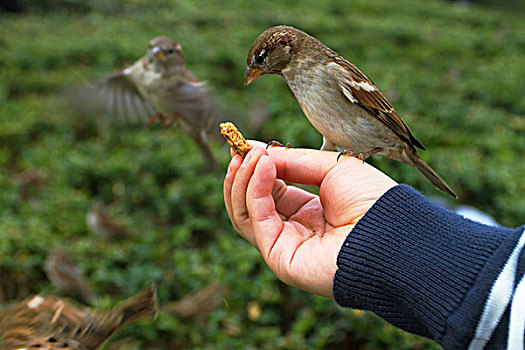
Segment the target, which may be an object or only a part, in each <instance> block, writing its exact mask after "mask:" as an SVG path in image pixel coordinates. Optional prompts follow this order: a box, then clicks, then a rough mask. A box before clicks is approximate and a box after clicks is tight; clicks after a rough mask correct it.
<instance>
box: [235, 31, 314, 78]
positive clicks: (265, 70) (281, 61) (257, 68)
mask: <svg viewBox="0 0 525 350" xmlns="http://www.w3.org/2000/svg"><path fill="white" fill-rule="evenodd" d="M307 37H309V36H308V34H306V33H304V32H302V31H300V30H299V29H296V28H294V27H289V26H276V27H271V28H269V29H267V30H265V31H264V32H263V33H261V34H260V35H259V36H258V37H257V39H255V41H254V42H253V44H252V47H251V48H250V52H249V53H248V58H247V62H246V64H247V68H246V74H245V76H244V85H248V84H250V83H251V82H253V81H254V80H255V79H257V78H258V77H260V76H261V75H264V74H281V73H282V70H283V69H285V68H287V66H288V64H289V63H290V61H291V60H292V59H293V57H294V55H295V54H296V53H297V52H298V49H299V48H300V43H301V42H302V41H303V40H304V39H305V38H307Z"/></svg>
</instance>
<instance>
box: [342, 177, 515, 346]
mask: <svg viewBox="0 0 525 350" xmlns="http://www.w3.org/2000/svg"><path fill="white" fill-rule="evenodd" d="M518 233H519V230H511V229H506V228H500V227H491V226H486V225H482V224H478V223H475V222H473V221H470V220H468V219H464V218H463V217H461V216H459V215H457V214H455V213H453V212H451V211H449V210H446V209H444V208H441V207H439V206H437V205H435V204H433V203H432V202H430V201H429V200H428V199H427V198H425V197H424V196H423V195H421V194H420V193H418V192H417V191H415V190H414V189H412V188H411V187H409V186H405V185H399V186H396V187H394V188H392V189H390V190H389V191H388V192H387V193H385V194H384V195H383V196H382V197H381V198H380V199H379V200H378V201H377V202H376V203H375V204H374V206H373V207H372V208H371V209H370V210H369V211H368V212H367V214H366V215H365V216H364V217H363V218H362V219H361V220H360V221H359V222H358V223H357V225H356V226H355V228H354V229H353V230H352V232H351V233H350V234H349V235H348V237H347V238H346V240H345V242H344V244H343V246H342V248H341V251H340V252H339V256H338V260H337V265H338V271H337V273H336V275H335V279H334V286H333V294H334V298H335V300H336V302H337V303H338V304H340V305H342V306H346V307H352V308H356V309H364V310H371V311H373V312H375V313H376V314H378V315H379V316H381V317H382V318H383V319H385V320H387V321H389V322H390V323H392V324H393V325H395V326H397V327H399V328H401V329H404V330H406V331H409V332H412V333H415V334H419V335H423V336H426V337H430V338H433V339H435V340H437V341H438V342H440V343H441V344H442V345H444V344H446V345H447V347H448V346H451V347H454V346H460V347H461V345H460V344H463V346H464V345H465V344H467V342H468V340H469V339H470V336H471V334H472V332H473V330H474V328H475V324H476V321H477V319H478V317H479V315H480V313H481V311H482V310H481V308H482V305H483V302H484V300H485V298H486V295H487V293H488V290H489V288H490V285H491V283H492V281H494V279H495V276H497V273H498V271H499V269H500V267H501V266H502V265H503V263H504V262H505V260H506V257H507V256H508V254H509V253H510V250H511V249H512V247H513V246H514V244H515V243H516V240H517V237H518V236H519V235H518ZM489 262H490V263H489Z"/></svg>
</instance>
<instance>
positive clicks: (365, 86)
mask: <svg viewBox="0 0 525 350" xmlns="http://www.w3.org/2000/svg"><path fill="white" fill-rule="evenodd" d="M326 63H327V66H328V68H329V69H332V70H333V71H334V72H335V74H336V76H338V77H339V79H338V81H339V82H340V83H339V84H340V88H341V92H342V93H343V94H344V95H345V97H346V98H347V99H348V100H349V101H350V102H352V103H356V104H358V105H359V106H361V107H362V108H364V109H365V110H367V111H368V112H369V113H370V114H371V115H373V116H374V117H376V118H378V119H379V120H381V121H382V122H383V123H384V124H386V125H387V126H388V127H389V128H390V129H392V130H393V131H394V132H395V133H396V134H397V135H398V136H399V137H401V138H402V139H403V140H405V141H406V142H408V143H409V144H410V145H413V146H416V147H418V148H421V149H423V150H424V149H425V147H424V146H423V145H422V144H421V142H419V141H418V140H417V139H416V138H415V137H414V136H413V135H412V133H411V132H410V130H409V129H408V127H407V125H406V124H405V122H404V121H403V119H401V117H400V116H399V115H398V114H397V112H396V111H395V110H394V107H392V105H391V104H390V103H389V102H388V101H387V100H386V98H385V96H383V94H382V93H381V91H379V89H378V88H377V86H375V84H374V83H373V82H372V80H370V78H368V77H367V76H366V75H365V74H364V73H363V72H361V71H360V70H359V68H357V67H356V66H354V65H353V64H352V63H350V62H348V61H347V60H345V59H343V58H342V57H340V56H333V57H331V58H330V59H329V60H327V61H326Z"/></svg>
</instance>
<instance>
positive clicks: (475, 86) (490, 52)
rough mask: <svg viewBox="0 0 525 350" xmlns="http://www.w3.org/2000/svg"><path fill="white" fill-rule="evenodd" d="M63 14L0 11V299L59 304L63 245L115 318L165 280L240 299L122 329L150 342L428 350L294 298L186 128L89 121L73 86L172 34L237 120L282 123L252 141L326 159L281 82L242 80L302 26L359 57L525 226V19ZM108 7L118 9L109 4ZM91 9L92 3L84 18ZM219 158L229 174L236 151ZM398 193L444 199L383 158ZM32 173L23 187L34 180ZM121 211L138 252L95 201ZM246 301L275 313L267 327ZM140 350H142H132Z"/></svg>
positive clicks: (471, 12) (431, 144)
mask: <svg viewBox="0 0 525 350" xmlns="http://www.w3.org/2000/svg"><path fill="white" fill-rule="evenodd" d="M65 3H66V2H56V3H55V6H49V7H44V8H42V7H39V8H36V9H34V10H31V11H29V12H26V13H24V14H17V15H9V14H0V52H1V55H0V106H1V107H0V125H1V126H0V242H2V244H0V274H1V280H2V282H1V284H0V289H2V293H3V295H4V298H5V299H19V298H22V297H24V296H25V295H27V294H28V293H36V292H40V291H45V292H51V293H53V292H57V290H56V289H55V288H54V287H53V286H52V285H51V284H50V283H49V282H48V281H47V279H46V277H45V274H44V272H43V259H44V257H45V255H46V252H47V251H48V250H49V249H50V248H51V247H52V246H55V245H58V246H64V247H66V249H67V251H68V252H69V253H71V255H72V256H73V257H74V258H75V259H76V260H77V261H78V262H79V265H80V266H81V268H82V270H83V271H84V272H85V273H86V275H87V277H88V279H89V281H90V284H91V287H92V288H93V290H94V291H95V293H96V294H97V295H99V299H98V302H97V304H99V305H102V306H109V305H111V304H112V303H114V302H115V300H117V299H119V298H123V297H125V296H129V295H131V294H133V293H135V292H137V291H138V290H139V289H141V288H142V287H143V286H145V285H146V284H148V283H149V282H150V281H152V280H154V281H155V282H156V283H157V284H158V286H159V294H160V298H161V301H162V302H167V301H168V300H176V299H178V298H179V297H181V296H182V295H184V294H186V293H189V292H193V291H195V290H197V289H199V288H200V287H203V286H204V285H205V284H206V283H207V282H208V281H211V280H214V279H219V280H221V281H223V282H224V284H225V285H226V286H227V288H228V292H227V294H226V297H225V306H224V307H223V308H222V309H220V310H217V311H215V312H214V313H212V314H211V315H210V316H209V317H207V318H206V319H204V320H194V321H186V320H179V319H176V318H175V317H173V316H170V315H167V314H161V315H160V317H159V319H158V320H157V321H156V322H154V323H147V324H142V325H140V327H139V326H132V327H129V328H128V329H125V330H124V331H122V332H120V333H118V334H117V335H116V336H115V340H119V339H123V338H125V337H133V338H134V339H136V341H137V343H135V345H134V346H135V347H136V348H137V349H138V348H140V349H142V348H144V349H147V348H150V349H159V348H170V349H171V348H174V349H175V348H202V349H214V348H246V349H254V348H261V349H276V348H277V349H304V348H328V349H330V348H338V349H341V348H346V349H357V348H359V349H377V348H384V349H432V348H437V345H436V344H435V343H432V342H430V341H428V340H425V339H423V338H420V337H416V336H412V335H408V334H406V333H403V332H402V331H399V330H396V329H394V328H393V327H391V326H389V325H387V324H385V323H384V322H383V321H381V320H379V319H378V318H377V317H375V316H374V315H372V314H369V313H362V312H355V311H351V310H344V309H341V308H338V307H337V306H335V304H334V303H333V302H332V301H330V300H325V299H323V298H320V297H314V296H311V295H308V294H307V293H304V292H302V291H298V290H294V289H291V288H288V287H286V286H283V285H282V284H281V283H280V282H278V281H277V280H276V279H275V277H274V276H273V275H272V274H271V272H269V271H268V269H267V268H266V266H265V265H264V262H263V261H262V259H261V258H260V256H259V254H258V253H257V252H256V251H255V250H254V249H253V248H251V247H250V246H249V245H248V244H247V243H246V242H244V241H243V240H242V239H241V238H239V237H238V236H237V235H236V234H234V232H233V230H232V228H231V225H230V223H229V220H228V218H227V215H226V213H225V210H224V206H223V200H222V176H217V175H203V170H204V166H203V164H202V162H201V158H200V156H199V155H198V151H197V150H196V149H195V145H194V144H193V143H192V142H191V141H190V140H189V139H188V138H187V137H185V136H184V135H183V134H182V133H181V132H179V131H178V130H160V129H153V130H144V129H142V128H132V127H127V128H123V129H120V130H116V129H115V128H112V127H111V126H110V125H108V124H97V123H95V122H90V121H85V120H80V119H79V117H78V116H76V115H74V114H73V113H72V111H71V110H70V109H69V108H68V107H67V104H66V103H65V102H64V97H63V95H62V91H64V90H65V89H67V87H69V86H71V85H73V84H75V83H78V82H81V81H86V80H92V79H96V78H99V77H101V76H103V75H104V74H107V73H110V72H114V71H116V70H118V69H119V68H122V67H123V66H124V65H126V64H128V63H131V62H133V61H134V60H135V59H137V58H138V57H140V56H141V55H142V54H143V53H144V52H145V50H146V46H147V42H148V41H149V39H150V38H151V37H153V36H156V35H168V36H171V37H173V38H174V39H175V40H177V41H178V42H179V43H181V45H182V47H183V51H184V55H185V59H186V63H187V65H188V66H189V68H190V69H191V70H192V71H193V72H194V73H195V75H196V76H197V77H199V78H200V79H203V80H206V81H207V82H208V84H209V85H210V87H211V89H212V91H213V92H214V94H215V95H216V97H217V99H218V100H220V102H221V104H222V105H223V106H226V108H228V110H230V111H231V112H232V113H233V114H236V115H247V114H248V113H249V112H250V110H251V108H252V106H253V104H254V103H255V102H256V101H260V100H262V101H264V103H266V104H267V106H268V109H269V112H270V120H269V121H268V122H267V123H266V124H265V125H264V126H263V127H262V128H261V129H260V130H257V131H253V132H252V133H251V134H248V135H247V136H248V137H250V138H258V139H261V140H264V141H269V140H273V139H278V140H281V141H283V142H290V143H291V144H292V145H293V146H294V147H311V148H319V147H320V145H321V141H322V139H321V136H320V135H319V134H318V133H317V132H316V131H315V130H314V129H313V127H311V126H310V124H309V123H308V121H307V120H306V118H304V116H303V115H302V112H301V110H300V108H299V106H298V104H297V102H296V101H295V99H294V98H293V96H292V94H291V93H290V91H289V89H288V88H287V86H286V84H285V83H284V81H283V79H282V78H280V77H276V76H268V77H264V78H262V79H259V80H257V82H256V83H255V84H252V85H250V87H248V88H244V87H243V86H242V77H243V74H244V70H245V62H246V54H247V52H248V49H249V47H250V45H251V43H252V41H253V40H254V39H255V37H256V36H257V35H258V34H259V33H260V32H262V31H263V30H265V29H266V28H268V27H270V26H272V25H275V24H290V25H294V26H297V27H299V28H301V29H303V30H305V31H307V32H309V33H310V34H312V35H314V36H316V37H317V38H319V39H320V40H322V41H323V42H324V43H326V44H327V45H328V46H330V47H331V48H333V49H335V50H336V51H338V52H339V53H340V54H341V55H343V56H344V57H345V58H347V59H349V60H351V61H352V62H353V63H355V64H357V65H358V66H359V67H360V68H361V69H362V70H363V71H364V72H366V73H367V74H368V75H369V76H370V78H372V79H373V80H374V81H375V82H376V83H377V84H378V86H379V87H380V88H381V89H382V91H383V92H384V93H385V94H386V95H387V97H388V98H389V99H390V100H391V102H392V104H393V105H394V106H395V107H396V109H397V111H398V112H399V113H400V115H402V116H403V118H404V119H405V121H406V122H407V124H408V125H409V126H410V128H411V130H412V131H413V132H414V134H415V135H416V137H417V138H418V139H419V140H421V141H422V142H423V144H425V146H426V147H427V149H428V151H427V152H425V153H423V154H422V157H423V158H424V159H425V160H426V161H428V162H429V164H431V166H432V167H433V168H434V169H436V171H437V172H438V173H439V174H440V175H441V176H442V177H443V178H444V179H446V181H447V182H448V183H449V184H450V185H451V186H452V187H453V188H454V189H455V190H456V191H457V193H458V194H459V196H460V201H461V202H462V203H466V204H471V205H474V206H476V207H478V208H480V209H481V210H483V211H486V212H487V213H489V214H490V215H492V216H494V217H495V218H496V219H497V220H498V222H500V223H501V224H503V225H508V226H517V225H520V224H523V218H524V217H525V215H524V214H525V196H524V193H525V181H523V178H524V175H525V166H524V164H525V157H524V155H523V152H524V150H525V141H524V140H525V137H524V136H525V120H524V117H523V116H524V115H525V100H524V99H523V95H524V93H525V86H524V84H523V81H525V66H524V65H523V62H525V24H524V23H525V22H524V21H523V17H522V16H521V17H520V16H519V15H513V14H510V13H508V12H507V13H506V12H499V11H495V10H487V9H482V8H476V7H469V8H464V7H461V6H458V5H454V4H449V3H441V2H437V1H425V2H418V1H415V0H401V1H397V2H391V1H388V0H377V1H374V2H370V1H365V0H353V1H343V0H337V1H313V0H306V1H301V2H295V1H291V0H285V1H279V2H277V1H271V2H259V3H257V4H256V5H254V4H248V3H246V2H245V1H241V0H233V1H204V0H196V1H191V2H186V1H170V2H163V1H145V0H128V1H124V2H115V1H113V2H101V1H95V0H93V1H89V2H83V3H82V4H83V5H82V6H81V7H80V8H79V6H76V5H75V2H74V1H71V2H69V3H70V4H69V6H65V5H64V4H65ZM102 4H106V5H102ZM89 6H92V7H93V8H94V9H89ZM214 151H215V154H216V155H217V157H218V158H219V159H220V161H221V163H222V164H223V165H224V168H225V167H226V164H227V162H228V152H227V151H226V148H225V147H224V146H223V145H222V143H217V144H216V145H215V148H214ZM371 162H372V163H373V164H374V165H376V166H378V167H379V168H380V169H382V170H383V171H385V172H387V173H388V174H389V175H390V176H392V177H393V178H394V179H396V180H397V181H399V182H405V183H408V184H410V185H412V186H415V187H416V188H418V189H419V190H421V191H422V192H424V193H425V194H427V195H436V194H437V192H436V191H435V190H434V189H433V188H432V186H431V185H430V184H429V183H428V182H427V181H426V180H425V179H424V178H423V177H422V176H421V175H419V174H418V173H417V172H416V171H415V170H414V169H411V168H409V167H407V166H404V165H402V164H398V163H395V162H393V161H390V160H386V159H375V158H374V159H373V160H372V161H371ZM24 172H25V173H29V174H33V176H34V177H35V178H36V179H37V180H35V181H33V182H29V183H25V182H24V181H21V180H20V176H21V175H20V174H21V173H24ZM95 199H97V200H100V201H103V202H106V203H111V207H112V208H114V210H115V212H116V213H118V214H119V215H120V217H121V219H122V220H123V222H124V223H126V224H127V226H128V227H129V228H130V229H133V230H134V231H135V232H136V236H135V237H134V238H132V239H129V240H126V241H123V242H118V243H112V242H108V241H106V240H101V239H99V238H98V237H94V236H92V235H91V234H89V233H88V231H87V228H86V226H85V223H84V216H85V214H86V211H87V210H88V208H89V206H90V205H91V203H92V202H93V200H95ZM249 302H256V303H257V304H258V305H260V306H261V310H262V313H261V316H260V319H258V320H255V321H254V320H250V318H249V317H248V314H247V309H246V308H247V305H248V303H249ZM135 347H133V346H130V348H135Z"/></svg>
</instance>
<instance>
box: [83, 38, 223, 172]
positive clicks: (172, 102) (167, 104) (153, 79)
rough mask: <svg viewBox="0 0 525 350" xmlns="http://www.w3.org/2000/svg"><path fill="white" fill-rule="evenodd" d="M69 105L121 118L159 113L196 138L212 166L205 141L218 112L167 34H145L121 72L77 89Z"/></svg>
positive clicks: (144, 119) (139, 119) (149, 119)
mask: <svg viewBox="0 0 525 350" xmlns="http://www.w3.org/2000/svg"><path fill="white" fill-rule="evenodd" d="M75 96H76V97H75V105H76V106H77V107H79V108H80V109H81V110H84V111H89V113H105V114H108V113H110V114H112V115H113V116H114V117H115V118H118V120H119V121H121V122H127V123H133V122H146V123H147V125H149V124H151V123H153V122H154V121H155V120H156V119H159V120H160V121H161V122H162V123H163V125H164V126H167V125H169V124H172V123H173V124H176V125H177V126H179V127H180V128H181V129H182V130H183V131H184V132H185V133H186V134H187V135H189V136H190V137H191V138H192V139H193V140H194V141H195V143H196V144H197V146H198V148H199V150H200V152H201V153H202V156H203V158H204V160H205V162H206V166H207V168H208V169H213V168H215V167H216V166H217V163H216V160H215V157H214V156H213V153H212V152H211V149H210V145H209V135H210V133H211V132H214V133H215V130H216V127H217V125H218V121H219V118H220V111H219V109H218V108H217V107H216V106H215V105H214V104H213V102H212V99H211V96H210V94H209V92H208V89H207V87H206V84H205V83H204V82H202V81H199V80H197V79H196V78H195V77H194V76H193V74H192V73H191V72H190V71H189V70H188V69H187V68H186V66H185V65H184V59H183V57H182V48H181V46H180V45H179V44H178V43H176V42H175V41H173V40H172V39H171V38H168V37H165V36H160V37H155V38H153V39H151V41H150V42H149V47H148V51H147V52H146V55H145V56H144V57H142V58H140V59H139V60H138V61H136V62H135V63H134V64H132V65H131V66H129V67H127V68H126V69H124V70H123V71H122V72H120V73H117V74H114V75H111V76H109V77H108V78H106V79H104V80H102V81H99V82H98V83H95V84H93V85H92V86H90V87H88V88H87V89H81V90H80V91H78V92H77V93H76V94H75Z"/></svg>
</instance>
